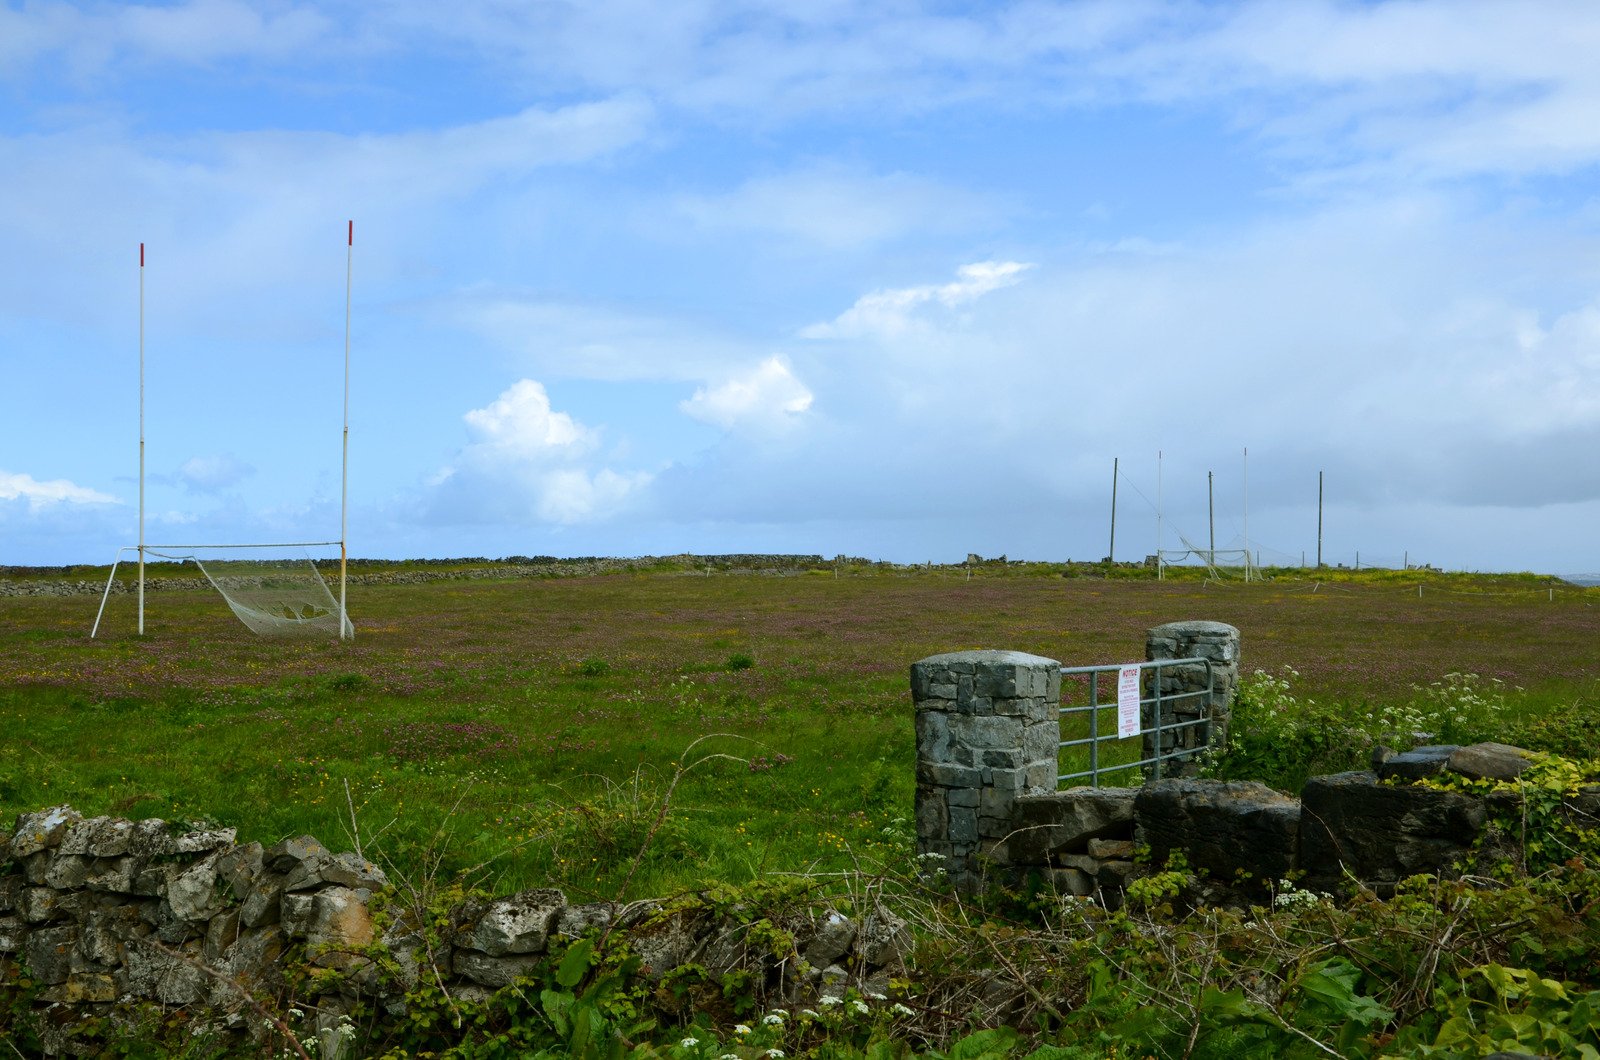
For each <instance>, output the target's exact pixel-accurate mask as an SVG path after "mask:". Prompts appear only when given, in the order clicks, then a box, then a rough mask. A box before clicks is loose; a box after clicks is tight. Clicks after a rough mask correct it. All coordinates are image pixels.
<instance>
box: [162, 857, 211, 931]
mask: <svg viewBox="0 0 1600 1060" xmlns="http://www.w3.org/2000/svg"><path fill="white" fill-rule="evenodd" d="M166 899H167V906H168V908H170V909H171V910H172V916H173V917H174V918H175V919H177V920H183V921H187V922H189V923H199V922H201V921H204V920H210V919H211V918H212V917H213V916H215V915H216V914H217V913H218V912H220V911H221V909H222V894H221V893H220V892H219V890H218V889H217V857H216V855H214V854H213V855H211V856H209V857H206V858H204V859H202V860H201V861H199V862H197V863H195V864H194V865H191V866H190V867H189V868H187V869H184V870H183V871H182V872H180V873H178V874H177V875H175V876H173V877H172V878H171V879H169V880H168V881H167V893H166Z"/></svg>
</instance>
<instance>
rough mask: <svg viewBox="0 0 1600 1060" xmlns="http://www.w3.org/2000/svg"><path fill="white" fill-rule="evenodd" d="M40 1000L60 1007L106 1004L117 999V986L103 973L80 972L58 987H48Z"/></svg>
mask: <svg viewBox="0 0 1600 1060" xmlns="http://www.w3.org/2000/svg"><path fill="white" fill-rule="evenodd" d="M39 996H40V998H41V999H43V1000H45V1001H49V1002H53V1003H55V1004H58V1005H81V1004H104V1003H105V1002H108V1001H115V1000H116V999H117V984H116V981H115V980H113V979H112V978H111V976H109V975H106V974H105V973H103V972H78V973H74V974H71V975H68V976H67V980H66V982H64V983H61V984H59V985H57V986H52V987H47V988H46V989H45V990H43V991H41V992H40V994H39Z"/></svg>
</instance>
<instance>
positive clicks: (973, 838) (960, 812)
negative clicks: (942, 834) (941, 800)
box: [949, 806, 978, 843]
mask: <svg viewBox="0 0 1600 1060" xmlns="http://www.w3.org/2000/svg"><path fill="white" fill-rule="evenodd" d="M949 835H950V841H951V842H952V843H976V842H977V841H978V811H977V810H973V809H968V808H967V807H965V806H952V807H951V808H950V831H949Z"/></svg>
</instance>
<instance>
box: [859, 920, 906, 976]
mask: <svg viewBox="0 0 1600 1060" xmlns="http://www.w3.org/2000/svg"><path fill="white" fill-rule="evenodd" d="M910 948H911V926H910V925H909V924H907V923H906V922H905V921H904V920H902V919H900V918H899V917H898V916H896V915H895V914H893V913H891V912H889V911H888V910H887V909H882V908H879V909H875V910H873V911H872V912H870V913H868V914H867V915H866V916H865V917H863V918H862V920H861V929H860V930H859V931H858V932H857V934H856V949H857V951H859V952H860V954H861V959H862V960H863V961H865V962H866V963H867V964H869V965H872V966H874V967H879V968H881V967H883V966H885V965H901V964H904V963H905V958H906V954H907V953H908V952H909V951H910Z"/></svg>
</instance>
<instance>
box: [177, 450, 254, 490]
mask: <svg viewBox="0 0 1600 1060" xmlns="http://www.w3.org/2000/svg"><path fill="white" fill-rule="evenodd" d="M255 470H256V469H255V468H253V467H251V466H250V465H249V464H246V463H244V462H243V461H242V460H240V459H239V458H238V457H236V456H234V455H233V454H231V453H223V454H220V455H214V456H194V457H190V458H189V459H188V460H185V461H184V462H183V466H182V467H180V468H179V469H178V479H179V481H181V482H182V483H183V485H184V486H185V487H187V488H188V489H191V490H194V491H196V492H198V493H216V492H218V491H220V490H225V489H227V488H228V487H229V486H236V485H238V484H239V483H240V482H242V481H244V480H245V479H246V478H248V477H249V476H251V475H253V474H255Z"/></svg>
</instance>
